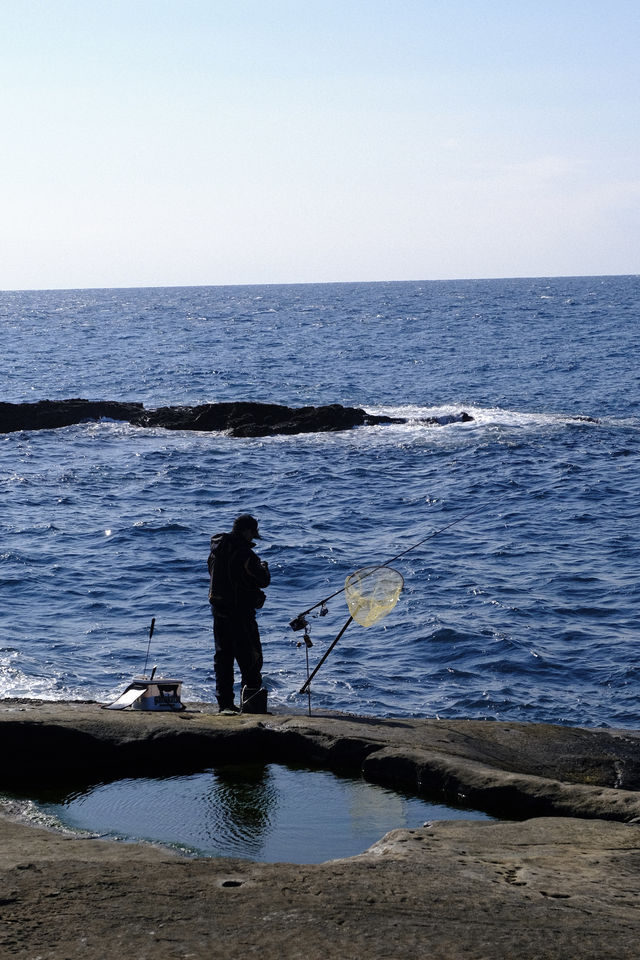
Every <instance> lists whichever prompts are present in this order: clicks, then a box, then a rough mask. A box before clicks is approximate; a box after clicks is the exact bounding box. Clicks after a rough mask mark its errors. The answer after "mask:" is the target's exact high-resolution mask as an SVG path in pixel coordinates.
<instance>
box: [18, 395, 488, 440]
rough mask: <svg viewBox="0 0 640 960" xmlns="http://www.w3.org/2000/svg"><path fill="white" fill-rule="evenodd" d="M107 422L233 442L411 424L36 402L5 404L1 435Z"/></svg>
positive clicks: (349, 414)
mask: <svg viewBox="0 0 640 960" xmlns="http://www.w3.org/2000/svg"><path fill="white" fill-rule="evenodd" d="M102 419H108V420H122V421H125V422H127V423H131V424H133V425H134V426H138V427H161V428H164V429H166V430H202V431H223V430H224V431H227V432H228V433H230V434H231V436H234V437H266V436H274V435H276V434H293V433H319V432H328V431H337V430H350V429H352V428H353V427H360V426H375V425H377V424H385V423H406V422H407V421H406V419H405V418H403V417H388V416H384V415H376V414H372V413H367V411H366V410H363V409H361V408H360V407H343V406H342V404H339V403H331V404H325V405H323V406H318V407H298V408H296V407H288V406H284V405H282V404H278V403H257V402H251V401H239V402H227V403H205V404H200V405H198V406H170V407H158V408H156V409H153V410H146V409H145V407H144V406H143V404H141V403H121V402H118V401H116V400H83V399H79V398H74V399H69V400H39V401H37V402H35V403H0V433H12V432H15V431H17V430H53V429H55V428H57V427H68V426H71V425H72V424H74V423H84V422H86V421H97V420H102ZM472 419H473V418H472V417H470V416H469V414H467V413H464V412H462V413H460V414H451V415H448V416H444V417H430V418H427V419H426V420H425V421H423V422H424V423H428V424H430V425H433V426H443V425H445V424H448V423H464V422H466V421H468V420H472Z"/></svg>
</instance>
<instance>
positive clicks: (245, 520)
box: [233, 513, 262, 540]
mask: <svg viewBox="0 0 640 960" xmlns="http://www.w3.org/2000/svg"><path fill="white" fill-rule="evenodd" d="M242 530H251V536H252V537H254V538H255V539H256V540H262V537H261V536H260V534H259V533H258V521H257V520H256V518H255V517H252V516H251V514H250V513H242V514H241V515H240V516H239V517H236V519H235V520H234V521H233V532H234V533H241V532H242Z"/></svg>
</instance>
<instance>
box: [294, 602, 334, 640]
mask: <svg viewBox="0 0 640 960" xmlns="http://www.w3.org/2000/svg"><path fill="white" fill-rule="evenodd" d="M311 609H313V607H312V608H311ZM307 613H309V610H306V611H305V613H300V614H298V616H297V617H294V618H293V620H290V621H289V626H290V627H291V629H292V630H293V631H294V632H296V633H297V632H298V630H304V631H305V633H306V632H308V630H309V622H308V620H307ZM328 613H329V610H328V609H327V605H326V603H324V602H323V603H322V604H320V610H319V611H318V613H317V614H316V616H317V617H326V615H327V614H328Z"/></svg>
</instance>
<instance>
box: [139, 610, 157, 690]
mask: <svg viewBox="0 0 640 960" xmlns="http://www.w3.org/2000/svg"><path fill="white" fill-rule="evenodd" d="M155 625H156V618H155V617H152V618H151V626H150V627H149V643H148V644H147V656H146V657H145V661H144V670H143V671H142V676H143V677H146V675H147V664H148V662H149V650H150V649H151V637H152V636H153V628H154V627H155Z"/></svg>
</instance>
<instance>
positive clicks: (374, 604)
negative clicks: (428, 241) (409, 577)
mask: <svg viewBox="0 0 640 960" xmlns="http://www.w3.org/2000/svg"><path fill="white" fill-rule="evenodd" d="M403 586H404V579H403V577H402V574H400V573H398V571H397V570H392V569H391V567H361V568H360V570H356V571H355V573H350V574H349V576H348V577H347V579H346V580H345V584H344V593H345V597H346V599H347V606H348V607H349V613H350V614H351V616H352V617H353V619H354V620H355V621H356V623H359V624H360V625H361V626H362V627H370V626H371V625H372V624H374V623H377V621H378V620H381V619H382V618H383V617H386V615H387V614H388V613H390V612H391V610H393V608H394V607H395V605H396V603H397V602H398V597H399V596H400V594H401V593H402V588H403Z"/></svg>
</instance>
